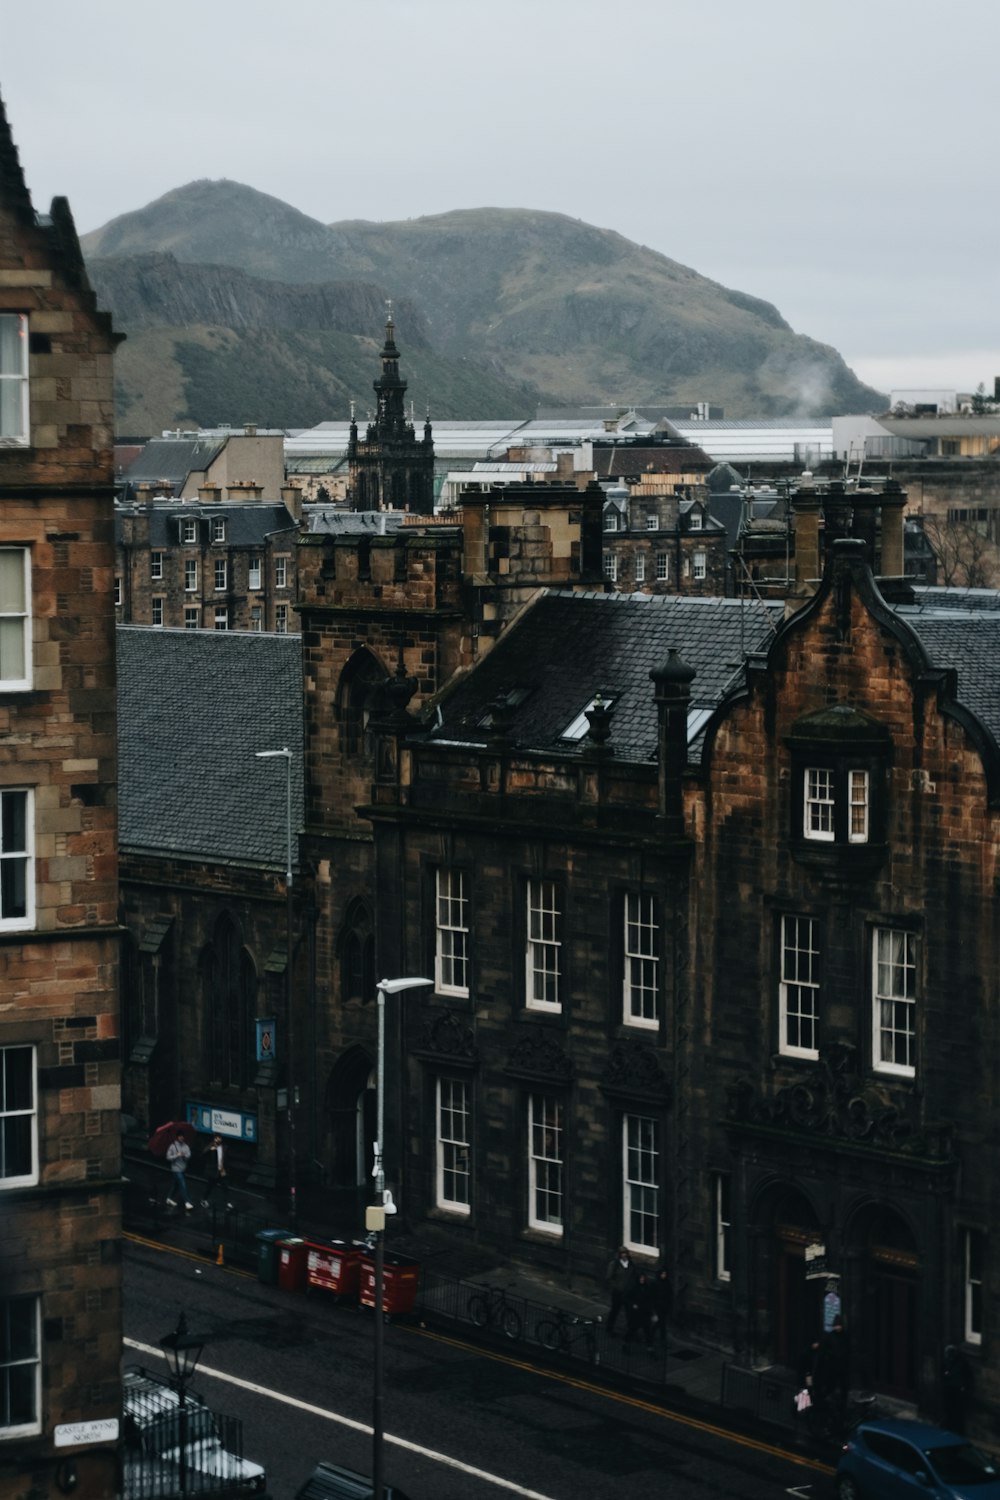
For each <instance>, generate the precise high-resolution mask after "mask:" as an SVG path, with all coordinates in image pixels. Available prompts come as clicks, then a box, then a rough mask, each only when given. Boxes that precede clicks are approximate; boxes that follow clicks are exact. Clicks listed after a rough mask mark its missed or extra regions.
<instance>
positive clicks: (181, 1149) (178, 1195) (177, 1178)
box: [167, 1134, 194, 1208]
mask: <svg viewBox="0 0 1000 1500" xmlns="http://www.w3.org/2000/svg"><path fill="white" fill-rule="evenodd" d="M190 1160H191V1147H190V1146H189V1145H188V1143H187V1141H186V1140H185V1139H184V1137H183V1136H182V1135H180V1134H178V1135H175V1136H174V1138H173V1140H172V1141H171V1142H170V1145H169V1146H168V1147H167V1161H168V1162H169V1163H170V1170H171V1172H172V1173H173V1174H174V1181H173V1186H172V1187H171V1189H170V1192H169V1194H168V1195H167V1202H168V1203H169V1204H170V1207H171V1208H176V1207H177V1203H178V1200H183V1203H184V1207H185V1208H194V1204H193V1203H192V1202H191V1199H190V1198H189V1197H188V1186H187V1175H186V1174H187V1168H188V1162H189V1161H190Z"/></svg>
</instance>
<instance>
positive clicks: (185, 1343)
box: [160, 1313, 205, 1495]
mask: <svg viewBox="0 0 1000 1500" xmlns="http://www.w3.org/2000/svg"><path fill="white" fill-rule="evenodd" d="M204 1347H205V1344H204V1340H203V1339H199V1338H196V1337H195V1336H194V1334H190V1333H188V1328H187V1318H186V1316H185V1315H184V1313H181V1315H180V1317H179V1318H178V1319H177V1327H176V1328H175V1329H174V1331H173V1333H167V1334H164V1336H163V1338H162V1339H161V1340H160V1348H161V1349H162V1350H163V1352H164V1354H165V1355H166V1356H167V1363H168V1364H169V1366H170V1373H171V1374H172V1375H173V1377H174V1384H175V1385H176V1386H177V1398H178V1416H179V1418H180V1422H179V1429H180V1464H179V1468H180V1476H179V1477H180V1492H181V1494H182V1495H186V1494H187V1465H188V1453H187V1437H188V1424H187V1387H188V1381H189V1380H190V1379H191V1377H192V1376H193V1375H194V1372H195V1369H196V1367H197V1364H198V1361H199V1359H200V1358H201V1351H202V1349H203V1348H204Z"/></svg>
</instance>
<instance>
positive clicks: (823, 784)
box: [802, 766, 837, 844]
mask: <svg viewBox="0 0 1000 1500" xmlns="http://www.w3.org/2000/svg"><path fill="white" fill-rule="evenodd" d="M802 836H803V838H807V839H813V840H815V841H816V842H818V843H824V844H832V843H833V841H834V839H835V838H836V836H837V777H836V772H835V771H834V770H833V769H832V767H829V766H806V768H805V770H804V771H803V773H802Z"/></svg>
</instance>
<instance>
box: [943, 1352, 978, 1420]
mask: <svg viewBox="0 0 1000 1500" xmlns="http://www.w3.org/2000/svg"><path fill="white" fill-rule="evenodd" d="M971 1390H972V1371H971V1369H970V1368H969V1361H968V1360H967V1359H966V1357H965V1355H964V1354H963V1353H962V1351H961V1350H960V1349H958V1348H956V1346H955V1345H954V1344H949V1345H948V1347H947V1349H946V1350H945V1351H944V1362H943V1364H942V1366H941V1399H942V1402H943V1404H944V1425H945V1426H946V1427H947V1428H949V1429H950V1430H951V1431H952V1432H964V1431H965V1408H966V1406H967V1405H968V1401H969V1393H970V1391H971Z"/></svg>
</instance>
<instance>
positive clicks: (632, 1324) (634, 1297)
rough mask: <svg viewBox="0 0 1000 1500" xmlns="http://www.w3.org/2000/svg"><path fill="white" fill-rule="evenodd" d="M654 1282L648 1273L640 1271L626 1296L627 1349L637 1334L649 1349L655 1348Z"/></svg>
mask: <svg viewBox="0 0 1000 1500" xmlns="http://www.w3.org/2000/svg"><path fill="white" fill-rule="evenodd" d="M653 1296H654V1291H653V1281H652V1278H651V1277H650V1275H649V1272H648V1271H640V1272H639V1273H638V1275H637V1276H636V1278H635V1280H634V1281H633V1283H632V1285H631V1287H630V1288H629V1290H628V1291H627V1292H626V1294H625V1348H626V1349H627V1348H628V1347H629V1345H630V1344H631V1342H632V1340H633V1339H634V1338H635V1336H636V1334H638V1335H639V1337H640V1338H641V1339H642V1340H643V1342H644V1343H645V1345H646V1348H647V1349H652V1347H653Z"/></svg>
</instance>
